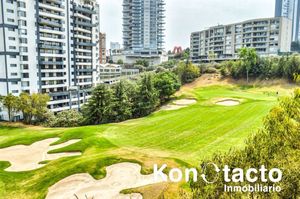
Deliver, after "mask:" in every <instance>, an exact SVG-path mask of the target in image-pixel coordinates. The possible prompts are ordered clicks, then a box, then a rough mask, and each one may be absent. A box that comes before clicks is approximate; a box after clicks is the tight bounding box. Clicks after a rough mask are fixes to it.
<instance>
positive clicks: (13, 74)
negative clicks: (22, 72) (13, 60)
mask: <svg viewBox="0 0 300 199" xmlns="http://www.w3.org/2000/svg"><path fill="white" fill-rule="evenodd" d="M10 76H12V77H15V76H18V73H10Z"/></svg>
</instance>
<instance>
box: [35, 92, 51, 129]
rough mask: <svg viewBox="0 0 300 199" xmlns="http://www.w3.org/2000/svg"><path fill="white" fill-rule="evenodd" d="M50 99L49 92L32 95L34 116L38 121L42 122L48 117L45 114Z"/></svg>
mask: <svg viewBox="0 0 300 199" xmlns="http://www.w3.org/2000/svg"><path fill="white" fill-rule="evenodd" d="M49 100H50V97H49V95H48V94H41V93H34V94H32V95H31V103H32V108H33V117H34V120H35V122H36V123H42V122H44V121H45V120H46V119H47V118H46V117H45V114H46V113H47V112H48V109H47V103H48V102H49Z"/></svg>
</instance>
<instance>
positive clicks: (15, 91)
mask: <svg viewBox="0 0 300 199" xmlns="http://www.w3.org/2000/svg"><path fill="white" fill-rule="evenodd" d="M11 92H12V93H14V94H16V93H19V91H18V90H12V91H11Z"/></svg>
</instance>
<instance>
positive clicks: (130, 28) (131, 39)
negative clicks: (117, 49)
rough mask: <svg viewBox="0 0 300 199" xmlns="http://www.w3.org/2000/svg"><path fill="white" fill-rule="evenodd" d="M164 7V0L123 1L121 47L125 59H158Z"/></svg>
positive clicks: (161, 43) (161, 44)
mask: <svg viewBox="0 0 300 199" xmlns="http://www.w3.org/2000/svg"><path fill="white" fill-rule="evenodd" d="M164 7H165V2H164V0H123V46H124V53H126V54H127V59H129V60H130V59H133V60H134V59H141V58H143V59H147V58H148V59H159V58H160V56H161V55H162V54H163V51H164V47H163V44H164V36H165V35H164V30H165V29H164V25H165V22H164V19H165V8H164ZM154 61H155V60H154ZM156 61H158V60H156ZM129 62H130V61H129Z"/></svg>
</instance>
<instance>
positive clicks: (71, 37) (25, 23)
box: [0, 0, 99, 119]
mask: <svg viewBox="0 0 300 199" xmlns="http://www.w3.org/2000/svg"><path fill="white" fill-rule="evenodd" d="M0 1H1V4H0V11H1V15H0V66H1V67H0V95H7V94H8V93H13V94H14V95H19V94H20V93H22V92H28V93H37V92H40V93H48V94H49V95H50V97H51V101H50V102H49V108H50V109H51V110H53V111H55V112H57V111H62V110H66V109H70V108H80V105H81V104H82V103H84V102H85V100H86V99H87V98H88V95H89V94H90V89H91V88H92V86H93V85H94V84H95V83H96V81H97V74H96V73H97V67H98V65H99V49H98V45H97V43H98V37H99V5H98V4H97V2H96V0H26V1H25V0H0ZM1 116H2V119H5V118H6V116H5V113H3V112H2V114H1Z"/></svg>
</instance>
